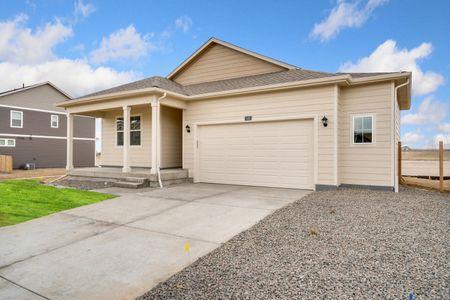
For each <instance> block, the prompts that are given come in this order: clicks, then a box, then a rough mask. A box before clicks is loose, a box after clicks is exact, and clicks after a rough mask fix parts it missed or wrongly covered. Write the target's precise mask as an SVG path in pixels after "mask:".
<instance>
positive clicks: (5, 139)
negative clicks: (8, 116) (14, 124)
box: [0, 138, 16, 148]
mask: <svg viewBox="0 0 450 300" xmlns="http://www.w3.org/2000/svg"><path fill="white" fill-rule="evenodd" d="M0 140H4V141H5V145H0V147H10V148H13V147H16V139H8V138H0ZM8 141H13V144H12V145H8Z"/></svg>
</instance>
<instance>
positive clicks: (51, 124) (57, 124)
mask: <svg viewBox="0 0 450 300" xmlns="http://www.w3.org/2000/svg"><path fill="white" fill-rule="evenodd" d="M53 117H56V126H53ZM50 127H51V128H59V116H58V115H50Z"/></svg>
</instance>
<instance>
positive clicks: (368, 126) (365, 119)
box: [353, 116, 373, 144]
mask: <svg viewBox="0 0 450 300" xmlns="http://www.w3.org/2000/svg"><path fill="white" fill-rule="evenodd" d="M372 131H373V116H354V117H353V143H354V144H372V143H373V139H372V136H373V133H372Z"/></svg>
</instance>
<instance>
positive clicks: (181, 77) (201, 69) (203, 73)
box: [174, 44, 285, 85]
mask: <svg viewBox="0 0 450 300" xmlns="http://www.w3.org/2000/svg"><path fill="white" fill-rule="evenodd" d="M283 70H285V69H284V68H282V67H280V66H277V65H274V64H272V63H269V62H266V61H263V60H261V59H258V58H255V57H253V56H250V55H247V54H244V53H241V52H239V51H236V50H233V49H230V48H227V47H224V46H222V45H218V44H215V45H213V46H211V47H210V48H208V49H206V50H205V52H204V53H203V54H201V55H200V56H199V57H198V58H197V59H196V60H195V61H193V62H192V63H190V65H188V66H186V67H185V69H184V70H183V71H181V72H180V73H179V74H178V75H177V76H176V77H175V78H174V80H175V81H176V82H178V83H180V84H183V85H186V84H195V83H200V82H208V81H217V80H223V79H230V78H236V77H243V76H250V75H257V74H264V73H271V72H277V71H283Z"/></svg>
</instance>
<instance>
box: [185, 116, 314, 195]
mask: <svg viewBox="0 0 450 300" xmlns="http://www.w3.org/2000/svg"><path fill="white" fill-rule="evenodd" d="M296 120H299V121H301V120H312V121H313V156H314V162H313V174H314V180H313V189H314V190H315V186H316V185H317V178H318V172H317V170H318V165H319V163H318V157H319V156H318V152H317V150H318V125H317V124H318V123H317V122H318V116H317V115H301V116H299V115H296V116H287V117H279V118H255V117H253V120H252V121H245V120H244V117H242V119H236V120H222V121H213V122H198V123H195V124H193V127H194V128H193V129H194V130H193V131H194V132H193V133H194V140H193V142H194V145H193V147H194V174H193V175H194V176H193V177H194V182H199V151H198V142H199V141H198V138H199V136H198V135H199V127H201V126H208V125H227V124H230V125H232V124H240V123H261V122H275V121H296Z"/></svg>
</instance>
